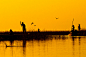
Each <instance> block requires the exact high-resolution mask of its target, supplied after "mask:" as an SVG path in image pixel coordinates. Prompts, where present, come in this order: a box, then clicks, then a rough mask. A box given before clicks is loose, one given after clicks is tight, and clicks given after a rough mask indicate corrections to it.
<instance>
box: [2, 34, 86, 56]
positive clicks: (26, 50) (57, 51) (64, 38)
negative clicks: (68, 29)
mask: <svg viewBox="0 0 86 57" xmlns="http://www.w3.org/2000/svg"><path fill="white" fill-rule="evenodd" d="M85 56H86V36H76V37H71V36H68V35H61V36H58V35H49V36H48V39H42V40H37V39H36V40H35V39H33V40H14V41H0V57H85Z"/></svg>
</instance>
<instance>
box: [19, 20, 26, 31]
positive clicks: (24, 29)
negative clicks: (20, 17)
mask: <svg viewBox="0 0 86 57" xmlns="http://www.w3.org/2000/svg"><path fill="white" fill-rule="evenodd" d="M20 24H21V21H20ZM21 26H22V27H23V32H26V28H25V24H24V23H23V22H22V24H21Z"/></svg>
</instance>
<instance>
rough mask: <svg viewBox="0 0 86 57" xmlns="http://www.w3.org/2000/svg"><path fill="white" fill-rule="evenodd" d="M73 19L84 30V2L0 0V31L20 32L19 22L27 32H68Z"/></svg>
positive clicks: (76, 25) (73, 0)
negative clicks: (32, 23)
mask: <svg viewBox="0 0 86 57" xmlns="http://www.w3.org/2000/svg"><path fill="white" fill-rule="evenodd" d="M55 17H59V19H55ZM73 18H74V25H75V27H76V29H77V27H78V24H79V23H80V24H81V28H86V1H85V0H3V1H1V0H0V31H9V30H10V29H12V30H13V31H18V30H19V31H21V30H22V29H21V26H20V21H23V22H24V23H25V24H26V29H27V31H29V30H31V31H32V30H37V29H38V28H40V30H44V31H45V30H70V29H71V25H72V20H73ZM31 22H34V24H35V25H36V26H34V25H31Z"/></svg>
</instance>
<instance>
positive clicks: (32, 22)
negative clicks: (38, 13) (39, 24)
mask: <svg viewBox="0 0 86 57" xmlns="http://www.w3.org/2000/svg"><path fill="white" fill-rule="evenodd" d="M55 18H56V19H59V18H57V17H55ZM33 24H34V23H33V22H32V23H31V25H33ZM34 26H36V25H34Z"/></svg>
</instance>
